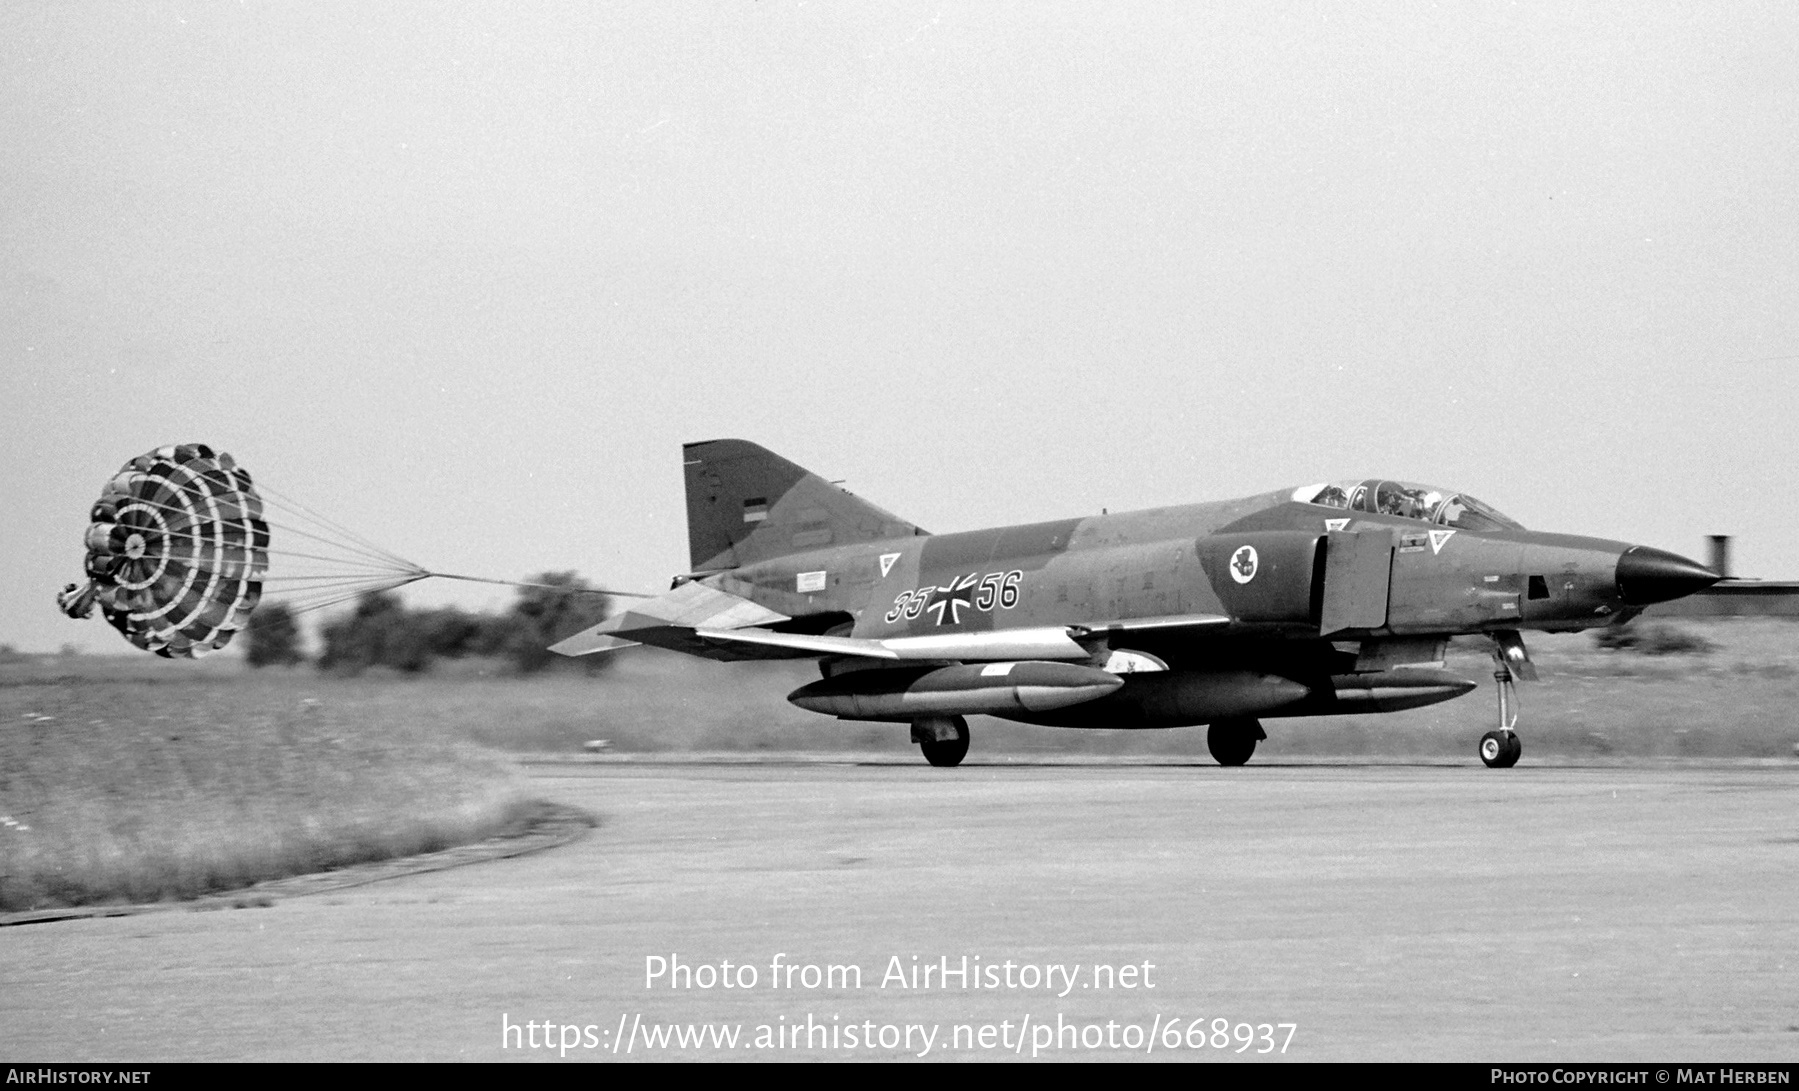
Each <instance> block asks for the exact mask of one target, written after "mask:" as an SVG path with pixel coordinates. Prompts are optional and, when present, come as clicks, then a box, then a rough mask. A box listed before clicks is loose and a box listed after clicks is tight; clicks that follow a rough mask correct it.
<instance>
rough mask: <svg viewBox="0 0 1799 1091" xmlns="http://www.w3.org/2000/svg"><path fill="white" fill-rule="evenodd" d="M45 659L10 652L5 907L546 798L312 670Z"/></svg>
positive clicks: (398, 835) (305, 864)
mask: <svg viewBox="0 0 1799 1091" xmlns="http://www.w3.org/2000/svg"><path fill="white" fill-rule="evenodd" d="M48 666H49V667H50V669H42V668H41V667H39V665H36V664H27V665H25V668H23V669H22V668H21V666H20V665H19V664H17V663H14V664H9V665H7V666H6V667H4V668H0V908H4V909H9V910H12V909H24V908H39V907H44V906H53V905H76V904H87V903H93V902H106V901H153V900H159V899H165V898H191V897H196V896H198V895H201V894H205V893H208V892H210V891H217V890H228V889H233V888H236V887H241V886H246V885H249V884H251V883H255V882H258V881H260V880H263V879H268V878H275V877H278V876H283V875H292V874H297V873H302V872H309V871H317V870H323V869H327V868H333V867H341V866H345V865H348V864H353V863H359V862H362V861H366V860H373V859H381V858H385V857H390V856H398V855H406V854H410V853H414V852H423V851H430V850H434V849H439V848H444V847H447V846H450V845H455V844H460V843H464V842H467V841H472V840H478V839H480V838H483V837H488V836H491V835H493V834H496V833H500V832H504V831H506V830H508V829H510V828H515V827H518V826H521V825H522V824H523V822H524V821H525V820H526V818H527V817H528V815H529V813H530V811H531V805H530V803H529V801H528V799H527V797H526V795H525V792H524V787H523V784H522V781H521V779H520V778H519V777H518V775H517V773H516V772H515V771H514V770H512V769H511V768H510V767H509V764H508V763H507V762H505V761H503V760H501V759H499V758H497V757H495V756H493V755H490V754H485V753H483V752H481V751H480V750H479V749H478V748H476V747H474V746H472V745H470V744H468V743H466V742H458V741H456V740H454V739H451V738H446V737H444V736H442V735H440V734H438V733H436V732H435V731H432V730H430V729H429V728H428V727H426V726H424V725H422V724H421V723H420V722H419V721H418V720H416V719H412V720H410V721H408V720H400V721H397V722H392V723H382V722H379V721H374V720H371V719H369V718H368V716H367V714H366V710H365V709H364V708H362V707H360V706H359V705H358V704H356V703H355V702H345V701H343V700H342V699H341V698H340V697H338V695H336V694H334V693H332V692H329V691H328V690H317V689H316V687H296V686H294V685H292V684H291V682H293V681H297V679H289V680H287V681H288V682H289V683H290V684H280V683H276V684H268V683H263V682H260V681H258V680H256V679H254V678H250V679H231V678H224V677H220V676H217V675H205V674H199V673H196V672H183V673H178V674H176V675H175V676H174V677H172V678H168V679H163V680H157V681H99V680H94V679H92V678H91V677H86V678H83V677H75V678H72V679H70V678H69V676H68V674H67V673H66V672H67V671H69V670H70V669H71V667H70V665H69V664H67V663H66V662H64V661H52V663H51V664H49V665H48ZM34 667H37V668H38V669H31V668H34ZM81 669H82V670H83V671H84V672H85V673H88V674H89V675H91V674H92V673H94V671H95V666H94V664H91V663H89V664H82V665H81ZM134 669H135V668H133V667H127V668H126V669H125V670H126V673H131V672H133V670H134ZM21 675H23V677H21ZM46 675H48V676H49V677H46ZM56 679H65V680H56ZM307 690H316V694H315V693H313V692H305V691H307Z"/></svg>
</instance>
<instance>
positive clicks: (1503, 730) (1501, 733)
mask: <svg viewBox="0 0 1799 1091" xmlns="http://www.w3.org/2000/svg"><path fill="white" fill-rule="evenodd" d="M1514 664H1516V665H1517V667H1518V676H1519V677H1521V678H1523V679H1525V680H1526V681H1535V680H1536V677H1537V668H1536V666H1535V665H1534V664H1532V663H1531V661H1530V653H1529V652H1527V651H1525V650H1524V637H1523V636H1521V635H1519V633H1518V631H1517V630H1516V629H1505V630H1500V631H1499V632H1496V633H1494V634H1493V681H1494V682H1496V683H1497V684H1498V687H1499V730H1498V731H1489V732H1487V733H1486V734H1485V735H1482V736H1481V737H1480V760H1481V761H1483V762H1485V763H1486V764H1487V768H1489V769H1510V768H1511V767H1512V766H1514V765H1516V764H1518V756H1519V755H1520V754H1522V753H1524V742H1523V740H1521V739H1519V738H1518V732H1517V731H1516V730H1515V728H1517V726H1518V687H1517V686H1516V685H1515V684H1514V682H1513V680H1512V666H1513V665H1514Z"/></svg>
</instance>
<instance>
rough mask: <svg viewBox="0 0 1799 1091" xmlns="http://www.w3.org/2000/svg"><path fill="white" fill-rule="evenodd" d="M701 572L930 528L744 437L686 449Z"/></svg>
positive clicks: (693, 539) (690, 535)
mask: <svg viewBox="0 0 1799 1091" xmlns="http://www.w3.org/2000/svg"><path fill="white" fill-rule="evenodd" d="M681 451H682V455H683V459H682V461H683V462H684V463H685V466H684V468H685V470H686V476H687V545H688V550H689V552H690V553H691V554H692V561H693V567H692V568H691V569H690V571H693V572H708V571H716V570H718V569H724V568H736V567H738V566H740V565H746V564H753V563H755V562H757V561H763V560H767V559H768V558H770V557H779V556H781V555H782V554H784V553H795V552H798V551H800V550H803V549H817V548H819V547H821V546H831V545H846V544H849V543H853V542H876V541H880V540H882V539H884V538H903V537H907V536H910V535H914V534H923V533H925V532H924V531H922V530H920V529H919V528H918V527H916V526H913V525H912V524H911V523H908V522H906V521H905V520H904V519H901V518H899V517H898V516H896V515H894V514H892V513H891V512H888V511H884V510H882V509H880V508H877V507H875V506H874V505H873V504H870V503H869V502H867V501H866V500H863V499H861V498H860V497H857V496H853V495H851V494H850V493H848V492H845V491H844V490H843V489H840V488H838V487H837V486H836V485H833V484H831V483H830V482H829V481H826V480H825V479H824V478H822V477H819V476H818V475H817V474H815V473H811V472H809V471H807V470H805V469H804V468H802V467H799V466H796V465H794V464H793V463H791V462H789V461H787V460H786V459H784V458H782V457H781V456H780V455H777V454H775V453H774V452H773V451H770V450H767V449H766V448H763V447H759V446H757V445H756V444H754V443H750V442H748V441H746V440H741V439H715V440H708V441H706V442H704V443H689V444H686V445H684V446H683V447H682V448H681Z"/></svg>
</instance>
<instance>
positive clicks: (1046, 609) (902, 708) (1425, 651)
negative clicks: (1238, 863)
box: [554, 439, 1719, 768]
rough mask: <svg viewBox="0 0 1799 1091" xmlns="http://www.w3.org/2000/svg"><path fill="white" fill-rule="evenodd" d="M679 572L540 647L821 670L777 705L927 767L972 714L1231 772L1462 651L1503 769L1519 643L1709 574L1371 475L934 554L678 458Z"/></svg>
mask: <svg viewBox="0 0 1799 1091" xmlns="http://www.w3.org/2000/svg"><path fill="white" fill-rule="evenodd" d="M684 451H685V455H686V460H685V465H686V476H687V535H688V543H689V545H690V547H691V551H692V568H691V569H690V571H689V573H688V574H687V575H683V576H677V577H676V578H675V585H674V588H673V590H671V591H670V592H669V593H668V594H665V595H663V596H661V597H659V598H655V599H651V600H649V601H647V602H645V603H642V604H639V605H635V606H633V607H632V608H631V609H629V610H628V611H626V612H624V613H622V614H619V615H617V616H614V617H612V618H609V619H607V620H606V621H605V622H603V623H601V624H600V625H597V626H595V627H594V628H591V629H588V630H586V631H585V632H581V633H578V634H576V635H574V636H571V637H569V638H568V639H566V640H564V641H562V642H561V643H559V644H557V645H555V648H554V650H556V651H558V652H561V653H563V654H565V655H586V654H588V653H592V652H603V651H610V650H612V649H616V648H622V647H628V646H630V645H633V644H648V645H653V646H655V647H660V648H669V649H672V650H675V651H680V652H686V653H687V654H689V655H697V656H702V657H704V658H707V659H721V660H742V659H816V660H818V662H819V673H820V674H821V675H822V676H823V677H822V678H820V680H819V681H816V682H812V683H810V684H808V685H804V686H801V687H800V688H799V689H797V690H795V691H793V692H792V693H791V694H789V695H788V697H787V699H788V700H789V701H791V702H793V703H794V704H796V705H798V706H800V707H801V708H804V709H809V710H811V711H813V712H822V713H825V714H827V715H833V716H837V717H839V718H842V719H847V720H884V721H892V722H897V723H910V724H911V726H912V738H913V740H914V741H915V742H917V743H918V744H919V746H920V747H921V748H922V750H923V752H924V756H925V758H926V760H928V761H929V762H930V763H931V764H932V765H955V764H957V763H958V762H960V761H961V760H962V758H963V756H964V755H965V754H967V752H968V722H967V720H966V719H964V717H966V716H969V715H972V714H976V713H980V714H985V715H988V716H999V717H1003V718H1005V719H1008V720H1020V721H1023V722H1025V723H1032V724H1045V725H1048V726H1052V727H1096V728H1152V727H1187V726H1198V725H1202V724H1203V725H1210V726H1209V729H1208V731H1207V735H1206V742H1207V744H1208V746H1209V747H1210V749H1211V751H1212V756H1213V757H1214V758H1216V759H1217V760H1218V762H1219V763H1220V764H1222V765H1241V764H1243V763H1244V762H1246V761H1248V760H1249V757H1250V755H1251V754H1253V753H1254V752H1255V748H1256V743H1257V741H1259V740H1261V739H1265V738H1267V735H1266V734H1265V733H1264V732H1263V730H1262V724H1261V721H1262V720H1263V719H1273V718H1279V717H1288V716H1335V715H1342V714H1345V713H1368V712H1394V711H1398V710H1401V709H1409V708H1419V707H1421V706H1424V705H1429V704H1434V703H1436V702H1438V701H1447V700H1449V699H1450V698H1452V697H1459V696H1461V695H1462V694H1464V693H1467V692H1468V691H1469V690H1471V689H1474V688H1475V683H1474V682H1473V681H1471V680H1469V679H1466V678H1460V677H1457V676H1456V675H1454V674H1452V673H1449V672H1448V671H1445V670H1444V669H1443V664H1444V649H1445V647H1446V646H1447V643H1448V640H1449V638H1450V637H1451V636H1456V635H1460V634H1481V635H1484V636H1486V637H1488V638H1490V639H1491V641H1492V650H1493V658H1494V664H1495V668H1496V669H1495V671H1494V678H1495V680H1496V681H1497V683H1498V685H1497V689H1498V695H1499V726H1498V728H1497V729H1496V730H1494V731H1490V732H1488V733H1487V734H1486V735H1485V736H1483V737H1482V738H1481V741H1480V756H1481V760H1482V761H1484V762H1485V763H1486V764H1487V765H1489V766H1493V767H1496V768H1505V767H1508V766H1511V765H1513V764H1515V763H1516V762H1517V760H1518V755H1519V754H1520V752H1521V751H1522V746H1521V745H1520V743H1519V741H1518V736H1517V734H1516V732H1515V730H1514V729H1515V727H1516V726H1517V713H1516V711H1515V709H1516V696H1515V693H1514V689H1513V678H1514V676H1517V677H1521V678H1525V679H1533V678H1535V677H1536V671H1535V668H1534V667H1533V666H1532V665H1531V661H1530V656H1529V654H1528V653H1527V652H1526V651H1525V647H1524V641H1523V638H1522V636H1521V635H1520V630H1523V629H1539V630H1543V631H1547V632H1568V631H1572V630H1578V629H1586V628H1591V627H1593V626H1598V625H1607V624H1611V623H1613V622H1615V621H1617V620H1619V619H1621V618H1627V617H1630V616H1632V615H1634V614H1636V613H1637V612H1639V611H1640V610H1641V609H1642V608H1643V607H1644V606H1647V605H1649V604H1650V603H1656V602H1663V601H1666V600H1668V599H1674V598H1679V597H1680V596H1682V595H1687V594H1691V593H1692V592H1694V591H1697V590H1700V589H1701V588H1704V587H1707V586H1709V585H1711V584H1712V583H1714V582H1716V581H1717V580H1718V578H1719V576H1718V574H1717V573H1715V572H1712V571H1710V570H1709V569H1706V568H1704V567H1702V566H1700V565H1698V564H1696V563H1694V562H1692V561H1689V560H1687V559H1686V558H1684V557H1679V556H1676V555H1674V554H1672V553H1667V552H1663V551H1662V550H1659V549H1651V548H1649V547H1647V546H1639V545H1630V544H1629V543H1626V542H1615V541H1608V540H1606V539H1603V538H1582V537H1575V536H1572V535H1567V534H1547V533H1541V532H1537V531H1529V530H1525V529H1524V528H1523V527H1521V526H1519V525H1518V524H1517V523H1516V522H1514V521H1512V520H1511V519H1509V518H1507V517H1506V516H1504V515H1502V514H1500V513H1499V512H1498V511H1495V510H1494V509H1493V508H1491V507H1488V506H1487V505H1486V504H1483V503H1481V502H1480V501H1478V500H1476V499H1474V498H1473V497H1471V496H1468V495H1467V494H1466V493H1457V492H1455V491H1453V490H1450V489H1439V488H1433V487H1431V486H1427V485H1417V484H1412V483H1409V482H1404V481H1388V480H1384V479H1380V478H1370V479H1367V480H1360V481H1341V482H1336V483H1322V484H1316V485H1305V486H1302V487H1300V488H1290V489H1281V490H1279V491H1277V492H1270V493H1263V494H1261V495H1259V496H1250V497H1245V498H1243V499H1241V500H1221V501H1217V502H1213V503H1205V504H1188V505H1182V506H1177V507H1166V508H1152V509H1149V510H1147V511H1133V512H1120V513H1118V514H1115V515H1113V514H1107V515H1097V516H1088V517H1085V518H1078V519H1059V520H1055V521H1052V522H1047V523H1026V524H1021V525H1019V526H1009V527H995V528H993V529H990V530H973V531H966V532H963V533H959V534H929V533H927V532H925V531H924V530H921V529H919V528H918V527H916V526H914V525H912V524H911V523H908V522H906V521H905V520H903V519H900V518H899V517H897V516H895V515H892V514H890V513H888V512H886V511H883V510H882V509H880V508H878V507H875V506H874V505H873V504H870V503H868V502H867V501H865V500H862V499H860V498H858V497H856V496H853V495H851V494H850V493H848V492H846V491H844V490H843V489H841V488H838V487H837V486H836V485H834V484H832V483H830V482H828V481H826V480H824V479H823V478H821V477H819V476H817V475H816V474H812V473H809V472H807V471H806V470H804V469H802V468H800V467H799V466H796V465H794V464H793V463H791V462H789V461H787V460H786V459H784V458H781V457H780V456H779V455H776V454H774V453H772V452H770V451H768V450H765V449H764V448H762V447H759V446H757V445H756V444H753V443H748V442H745V441H743V440H734V439H725V440H713V441H711V442H707V443H691V444H688V445H687V446H686V447H685V448H684Z"/></svg>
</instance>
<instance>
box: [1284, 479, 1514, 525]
mask: <svg viewBox="0 0 1799 1091" xmlns="http://www.w3.org/2000/svg"><path fill="white" fill-rule="evenodd" d="M1293 500H1294V501H1295V502H1296V503H1300V504H1318V505H1320V506H1322V507H1327V508H1343V509H1344V510H1346V511H1365V512H1368V513H1369V514H1372V515H1396V516H1398V517H1399V518H1401V519H1417V520H1420V521H1422V522H1426V523H1438V524H1441V525H1442V526H1446V527H1455V528H1456V529H1457V530H1473V531H1482V530H1523V529H1524V528H1523V527H1522V526H1520V525H1519V524H1518V522H1517V520H1515V519H1511V518H1509V517H1507V516H1505V515H1502V514H1500V513H1499V512H1498V511H1497V510H1495V509H1493V508H1491V507H1488V506H1487V505H1486V504H1483V503H1481V502H1480V501H1479V500H1476V499H1475V498H1474V497H1472V496H1469V495H1467V494H1466V493H1453V492H1450V491H1448V490H1447V489H1439V488H1435V487H1433V486H1430V485H1419V484H1415V483H1413V482H1410V481H1383V480H1382V479H1380V478H1378V477H1371V478H1369V479H1368V480H1366V481H1339V482H1337V483H1335V484H1323V485H1306V486H1303V487H1301V488H1298V489H1294V490H1293Z"/></svg>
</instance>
